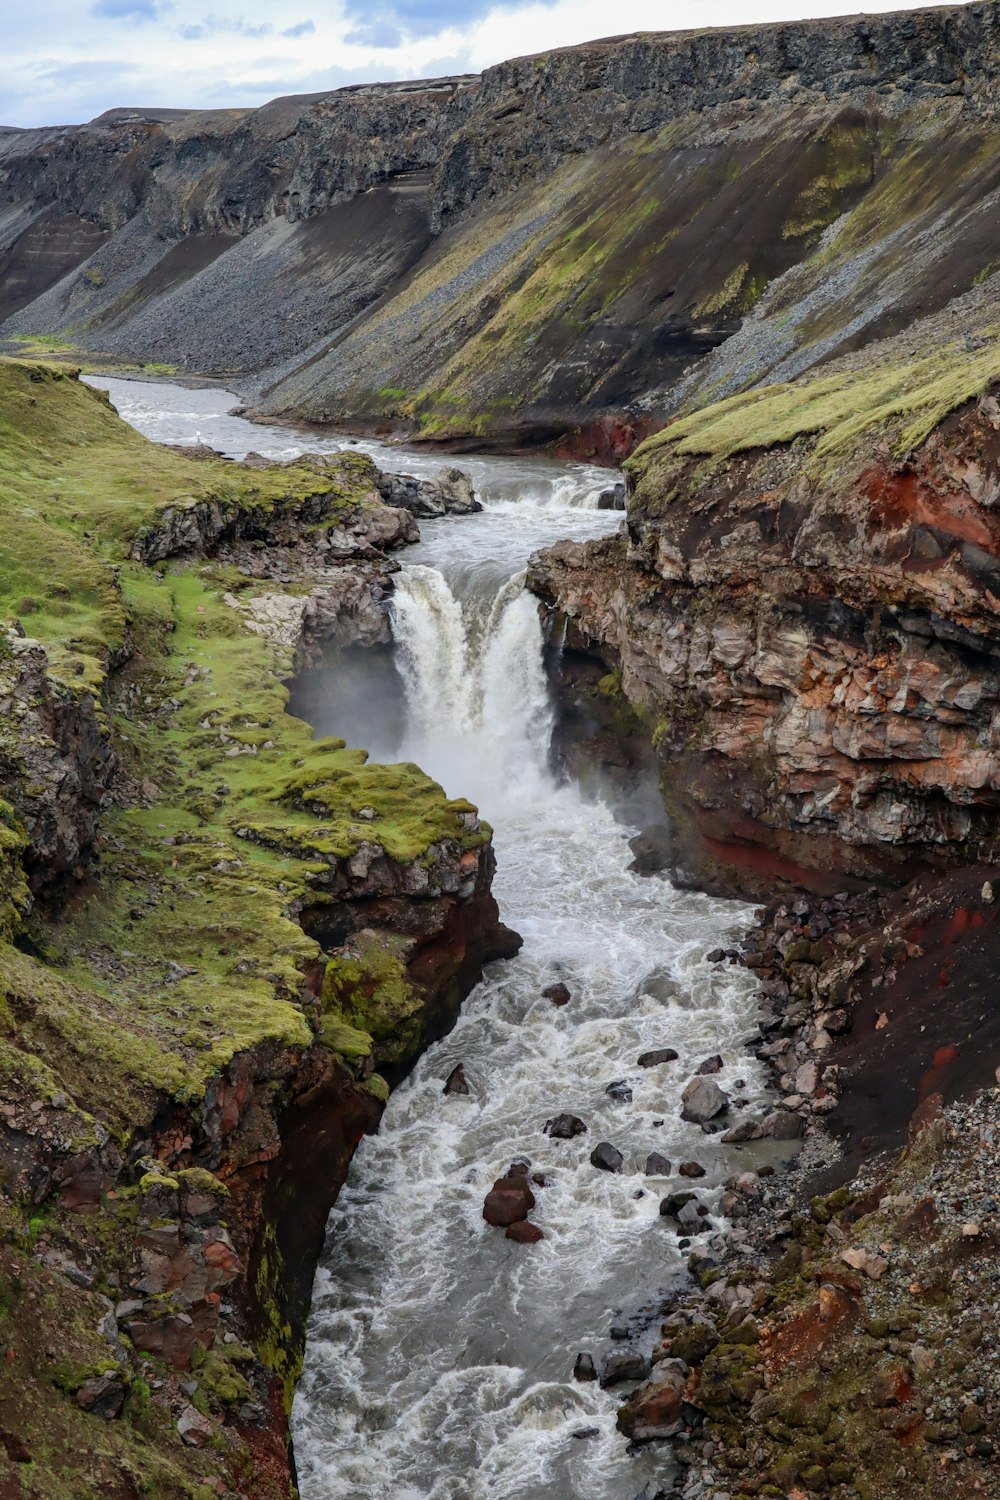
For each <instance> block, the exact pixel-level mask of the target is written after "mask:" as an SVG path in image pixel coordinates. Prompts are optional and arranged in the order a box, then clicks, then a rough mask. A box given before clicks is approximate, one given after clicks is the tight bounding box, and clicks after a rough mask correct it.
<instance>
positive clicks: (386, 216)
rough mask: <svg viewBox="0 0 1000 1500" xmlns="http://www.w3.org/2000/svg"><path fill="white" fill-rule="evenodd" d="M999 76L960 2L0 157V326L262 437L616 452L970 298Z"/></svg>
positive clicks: (354, 92)
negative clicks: (209, 387)
mask: <svg viewBox="0 0 1000 1500" xmlns="http://www.w3.org/2000/svg"><path fill="white" fill-rule="evenodd" d="M997 57H998V22H997V16H996V11H995V7H993V6H992V5H969V6H962V7H954V8H945V9H940V10H924V11H918V12H910V13H904V14H900V15H895V16H879V17H866V16H861V17H852V18H843V19H837V20H832V21H819V22H802V23H792V24H786V25H780V26H768V27H755V28H744V29H739V30H730V31H716V32H689V33H682V34H679V35H670V34H646V35H642V36H633V37H623V38H617V39H613V40H610V41H602V42H595V43H592V44H590V45H587V46H583V47H575V48H568V49H560V50H557V51H553V52H551V53H548V54H545V55H542V56H537V57H528V58H520V59H517V60H515V61H512V62H508V63H504V64H501V65H500V66H498V67H495V68H491V69H489V70H488V71H487V72H486V73H484V74H483V76H482V78H481V79H480V78H458V79H446V80H441V81H438V82H423V83H418V84H409V85H390V86H373V87H371V88H364V89H347V90H342V91H340V92H339V93H333V94H325V95H320V96H306V97H303V98H298V99H285V100H276V101H274V102H273V103H272V104H269V105H267V106H265V107H264V108H263V109H260V110H257V111H247V112H243V113H239V112H237V113H232V112H200V113H199V112H190V111H189V112H183V111H161V112H159V113H157V112H155V111H153V112H144V113H139V114H136V113H128V112H125V111H113V112H111V113H110V114H108V115H105V116H102V117H101V118H100V119H99V120H97V121H94V122H92V123H91V124H89V125H87V126H83V127H80V128H77V129H71V130H43V131H29V132H15V133H9V132H5V133H0V187H2V193H0V196H2V197H3V199H4V202H5V207H4V209H3V212H2V214H0V327H2V329H3V331H4V333H7V334H20V335H25V334H44V333H52V332H54V331H60V330H65V329H67V328H71V329H72V330H74V332H73V337H74V339H76V340H78V341H79V342H80V343H81V344H82V345H83V346H84V347H86V348H88V349H99V350H102V351H104V352H107V353H110V354H112V355H114V356H117V357H124V356H128V357H130V358H133V359H141V360H144V361H163V362H168V363H170V364H172V365H177V366H180V367H182V368H187V369H198V370H213V371H226V372H233V371H237V372H239V374H240V375H241V377H242V383H243V386H244V387H246V388H247V390H248V391H249V392H250V394H252V396H253V398H254V400H255V402H256V403H257V404H258V406H259V407H260V409H261V410H263V411H266V412H268V413H272V414H286V415H292V416H300V417H301V416H306V417H309V418H310V419H313V420H316V421H320V422H339V423H351V424H354V425H355V426H356V425H358V424H371V425H375V426H395V427H397V428H399V429H402V430H407V431H411V432H414V433H416V434H418V435H421V436H424V437H426V438H428V439H434V440H437V439H442V438H464V439H468V438H474V439H475V440H477V441H478V442H484V441H487V442H488V441H491V440H492V441H496V440H500V441H507V442H510V441H512V440H517V441H519V442H525V443H530V442H538V441H550V440H553V439H559V440H562V441H563V442H564V443H565V444H566V445H567V446H568V447H570V448H571V449H572V450H573V451H576V452H578V453H584V452H587V453H590V452H594V451H596V452H598V453H600V454H602V455H605V456H610V457H615V456H618V457H620V456H622V454H624V453H626V452H628V451H630V449H631V447H632V446H633V445H634V444H635V442H636V441H637V440H639V439H641V438H642V437H643V436H644V435H645V434H646V433H648V432H649V431H651V430H655V429H656V428H657V427H658V426H660V425H661V424H662V422H663V421H664V420H665V418H666V417H667V416H669V414H670V413H671V412H673V411H676V410H677V409H678V408H679V407H681V406H682V405H683V404H684V403H685V402H689V401H691V400H692V399H694V400H704V399H706V397H708V396H709V395H710V396H711V399H716V398H718V396H720V395H725V394H727V393H729V392H732V391H737V390H742V389H746V388H747V387H749V386H751V385H753V384H754V383H757V382H760V381H762V380H766V379H776V378H787V377H789V376H794V375H796V374H798V373H800V372H801V371H802V370H805V369H809V368H812V367H814V366H816V365H817V364H818V363H821V362H823V361H825V360H827V359H828V358H829V357H830V356H831V354H836V353H844V352H848V351H850V350H852V349H856V348H858V347H862V346H864V345H866V344H868V343H869V342H871V341H872V340H873V339H874V338H876V337H881V336H886V335H888V334H892V333H894V332H896V331H898V330H899V329H900V328H903V327H905V326H906V325H907V323H908V322H909V321H910V320H911V319H912V318H914V317H915V316H918V315H920V314H926V313H928V312H933V311H935V310H937V309H940V308H941V307H943V306H945V305H946V304H947V303H948V302H949V300H950V299H953V298H955V297H956V296H957V295H962V294H970V295H972V294H974V296H975V298H976V299H977V305H978V306H980V308H981V307H982V306H993V305H995V302H996V295H997V293H996V287H995V286H994V284H993V283H994V280H995V279H996V267H995V260H996V255H995V214H994V207H993V204H994V194H995V191H996V188H997V184H998V180H1000V177H998V174H1000V169H998V166H997V163H998V161H1000V126H998V123H997V117H996V110H995V95H996V74H997ZM4 319H6V322H4V321H3V320H4ZM981 324H982V318H981V316H980V317H979V318H978V325H977V318H976V317H973V319H972V325H973V329H975V327H976V326H981Z"/></svg>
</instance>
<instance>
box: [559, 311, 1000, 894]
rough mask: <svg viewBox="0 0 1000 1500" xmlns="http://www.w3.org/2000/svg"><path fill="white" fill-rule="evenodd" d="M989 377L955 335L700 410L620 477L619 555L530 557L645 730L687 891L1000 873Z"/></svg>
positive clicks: (983, 363) (994, 377) (993, 431)
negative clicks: (625, 482)
mask: <svg viewBox="0 0 1000 1500" xmlns="http://www.w3.org/2000/svg"><path fill="white" fill-rule="evenodd" d="M921 337H923V338H924V339H925V340H927V341H928V343H927V346H928V347H932V345H931V344H930V338H931V335H930V330H929V329H928V328H924V329H923V330H920V329H919V328H917V329H915V330H913V331H912V333H911V334H910V335H909V336H908V338H909V340H910V341H911V343H914V342H915V343H917V344H919V341H920V339H921ZM998 380H1000V356H998V353H997V344H996V341H995V339H994V338H993V337H989V338H985V337H984V338H982V339H981V340H979V342H978V343H977V344H976V346H975V348H974V349H972V350H971V351H970V348H969V340H968V337H967V336H965V335H962V334H959V336H958V337H957V338H954V339H953V340H952V341H951V342H950V343H945V344H944V345H943V346H942V347H940V348H938V349H937V350H936V351H935V352H934V353H932V354H926V355H923V356H922V357H916V358H913V357H911V358H909V359H906V358H903V357H900V351H899V349H898V348H878V347H877V348H876V350H875V351H873V352H872V355H871V357H870V358H869V359H867V360H866V361H864V362H861V363H855V364H852V365H849V366H844V367H838V368H834V369H833V370H832V371H831V373H829V374H826V375H821V376H819V377H816V378H813V379H809V380H802V381H800V382H798V383H796V384H794V385H788V384H778V385H772V386H770V387H768V388H767V389H766V390H764V391H763V392H760V393H757V394H753V395H750V396H747V397H735V398H730V399H729V400H727V401H724V402H722V403H720V404H718V405H715V406H708V407H706V408H703V409H702V410H701V411H700V412H698V413H697V414H695V415H693V416H692V417H689V418H685V419H682V420H680V421H677V422H674V423H673V424H671V425H670V426H668V427H667V428H665V429H664V431H663V432H661V433H660V434H659V435H658V436H656V437H654V438H651V439H650V440H649V441H648V442H646V443H645V444H644V445H643V446H642V447H641V448H640V449H639V450H638V451H637V453H636V454H635V456H634V458H633V459H632V460H630V462H629V465H628V468H629V487H630V495H629V499H628V502H627V503H628V515H627V522H626V525H625V527H624V528H623V531H624V534H623V535H621V536H619V537H616V538H613V539H610V540H608V541H606V542H602V543H595V544H590V545H588V546H574V545H572V544H564V545H562V546H558V547H556V548H554V549H552V550H551V551H550V552H549V553H548V554H546V555H543V556H542V557H541V558H538V559H536V560H535V564H534V568H533V585H534V587H535V588H536V589H537V590H538V592H539V593H540V594H541V596H542V597H543V599H545V601H546V602H547V603H548V604H549V606H550V607H554V608H555V610H556V611H557V612H561V614H562V617H563V620H564V629H565V631H566V632H567V634H566V640H567V643H568V644H569V645H570V646H571V647H577V648H579V649H584V650H596V651H597V652H598V653H599V654H600V655H601V656H602V658H603V660H604V661H605V663H606V665H607V666H608V668H609V669H612V670H613V671H615V672H616V673H617V674H619V676H618V683H619V686H620V690H621V692H622V693H623V694H624V696H625V697H626V698H627V699H628V700H629V702H630V703H632V704H633V705H634V706H635V707H636V708H638V710H639V711H640V712H641V713H642V714H643V715H644V716H645V717H646V719H647V722H648V724H649V725H650V727H651V729H652V731H653V734H654V740H655V743H656V746H657V750H658V753H659V755H660V757H661V762H662V768H663V787H664V793H665V796H666V799H667V805H668V810H669V811H670V812H671V813H672V815H673V819H674V826H675V849H674V858H675V861H676V864H677V866H678V868H679V870H680V871H681V872H682V874H683V875H684V876H686V878H689V879H695V880H696V881H698V882H699V883H700V882H703V881H707V882H708V884H710V885H719V886H721V887H727V886H728V888H733V887H736V888H740V887H741V886H742V887H744V888H746V887H749V888H751V889H752V888H759V889H762V890H766V889H767V888H768V886H769V884H770V883H771V882H772V881H773V878H774V877H775V875H784V876H786V877H787V878H789V879H792V880H797V881H800V882H801V881H805V882H806V883H813V884H818V885H820V886H824V885H825V886H826V887H827V888H828V889H839V888H840V887H841V885H842V884H843V883H844V881H845V880H847V881H848V882H849V881H850V880H851V879H854V880H857V881H868V880H871V879H875V880H887V881H889V882H890V883H892V882H898V881H900V880H902V879H904V878H906V877H907V876H908V875H910V874H912V873H914V872H915V871H916V870H918V869H920V868H922V867H925V866H927V865H933V866H938V867H944V866H947V865H950V864H956V863H963V862H965V863H967V862H969V861H971V860H985V861H993V860H995V859H996V858H997V856H998V843H997V839H998V825H997V809H998V790H1000V759H998V747H997V743H996V733H997V728H996V726H997V717H996V716H997V711H998V706H997V697H996V671H997V667H996V664H997V655H998V649H1000V637H998V633H997V622H998V615H997V611H998V608H1000V604H998V597H997V587H998V581H1000V577H998V574H1000V532H998V530H997V520H996V516H995V512H994V503H995V500H996V497H997V495H1000V479H998V471H997V458H998V454H1000V446H998V432H1000V407H998V405H997V401H996V397H995V395H994V394H991V392H995V391H996V389H997V382H998Z"/></svg>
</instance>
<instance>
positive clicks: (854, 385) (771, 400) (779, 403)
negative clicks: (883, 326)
mask: <svg viewBox="0 0 1000 1500" xmlns="http://www.w3.org/2000/svg"><path fill="white" fill-rule="evenodd" d="M998 379H1000V339H998V337H997V335H996V332H995V331H993V332H992V333H991V335H990V340H989V342H988V343H987V344H986V345H985V346H984V347H983V348H981V349H979V350H977V351H975V352H974V353H969V352H968V351H967V350H966V348H965V346H964V342H963V343H961V344H958V343H956V344H954V345H949V346H947V347H945V348H944V349H942V350H940V351H939V352H937V353H934V354H931V355H927V356H925V357H923V358H919V359H914V360H912V361H909V362H905V363H898V364H895V363H886V364H884V365H880V366H878V367H876V368H874V369H870V370H864V371H859V372H850V371H837V372H836V373H835V374H832V375H823V376H819V377H817V378H815V379H811V380H803V381H797V382H795V383H794V384H779V385H771V386H765V387H764V388H763V389H760V390H752V391H747V392H744V393H743V394H742V395H739V396H733V397H731V398H730V399H729V400H726V401H720V402H717V403H716V404H714V405H712V406H707V407H705V408H704V409H703V410H701V411H697V412H695V413H693V414H692V415H690V416H686V417H682V418H680V419H679V420H678V421H676V422H673V423H671V424H670V426H668V427H665V428H664V429H663V431H662V432H658V433H656V434H655V435H654V436H653V437H651V438H648V439H647V440H646V442H644V443H643V444H642V445H641V446H640V447H639V448H637V449H636V451H635V453H634V454H633V455H632V458H631V459H629V460H628V465H627V467H629V468H631V469H632V470H633V472H634V473H635V474H636V476H637V478H638V479H639V482H640V484H641V485H642V486H643V488H644V490H645V491H646V493H652V488H654V487H655V489H657V490H662V489H664V488H665V487H669V484H670V480H671V477H672V471H673V469H675V468H676V469H678V470H679V469H680V467H681V466H683V465H685V464H686V462H687V461H688V460H690V459H702V460H707V462H708V463H709V464H710V465H713V464H718V463H722V462H724V461H725V460H726V459H728V458H731V457H732V456H733V455H734V454H737V453H740V452H750V451H753V450H756V449H767V448H774V447H777V446H778V445H781V444H790V443H794V442H796V441H797V440H798V439H807V440H809V444H810V449H809V454H808V456H806V455H804V463H805V465H806V466H807V467H810V468H812V469H813V470H815V471H822V470H824V469H827V468H829V467H830V466H834V465H837V464H841V463H843V462H845V461H847V460H850V459H851V458H852V457H857V458H858V460H859V461H860V462H867V461H869V460H870V453H871V447H870V445H871V442H872V440H873V439H875V438H877V437H885V438H887V440H888V441H889V442H890V443H891V445H892V447H893V449H894V450H895V451H896V452H897V453H898V454H900V455H902V454H905V453H907V452H910V451H911V450H912V449H914V448H916V447H918V446H919V445H920V444H921V443H922V442H923V441H924V440H925V438H927V437H928V435H929V434H930V433H931V431H932V430H933V429H934V427H936V426H937V424H938V423H939V422H941V421H942V420H943V419H944V418H945V417H946V416H947V415H948V414H949V413H950V412H952V411H954V410H955V409H956V408H957V407H960V406H962V405H963V404H964V403H965V402H966V401H970V400H972V399H974V398H975V397H977V396H979V395H981V394H982V393H983V392H984V391H985V390H986V389H987V387H988V386H990V385H991V384H992V383H993V382H994V381H995V380H998Z"/></svg>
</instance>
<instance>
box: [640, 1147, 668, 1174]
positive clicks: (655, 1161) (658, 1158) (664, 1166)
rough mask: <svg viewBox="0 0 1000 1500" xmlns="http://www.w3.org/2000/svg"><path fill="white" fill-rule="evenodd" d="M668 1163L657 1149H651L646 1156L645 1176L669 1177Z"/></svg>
mask: <svg viewBox="0 0 1000 1500" xmlns="http://www.w3.org/2000/svg"><path fill="white" fill-rule="evenodd" d="M670 1170H671V1168H670V1163H669V1161H668V1160H667V1158H666V1157H665V1156H662V1155H661V1154H660V1152H659V1151H651V1152H650V1153H649V1155H648V1156H647V1157H646V1176H647V1177H669V1176H670Z"/></svg>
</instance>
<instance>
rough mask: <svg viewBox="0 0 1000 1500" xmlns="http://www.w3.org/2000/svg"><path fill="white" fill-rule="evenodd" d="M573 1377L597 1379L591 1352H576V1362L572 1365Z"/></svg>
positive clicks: (575, 1378)
mask: <svg viewBox="0 0 1000 1500" xmlns="http://www.w3.org/2000/svg"><path fill="white" fill-rule="evenodd" d="M573 1379H574V1380H596V1379H597V1367H596V1365H595V1364H594V1356H593V1355H592V1354H578V1355H577V1356H576V1364H575V1365H574V1366H573Z"/></svg>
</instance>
